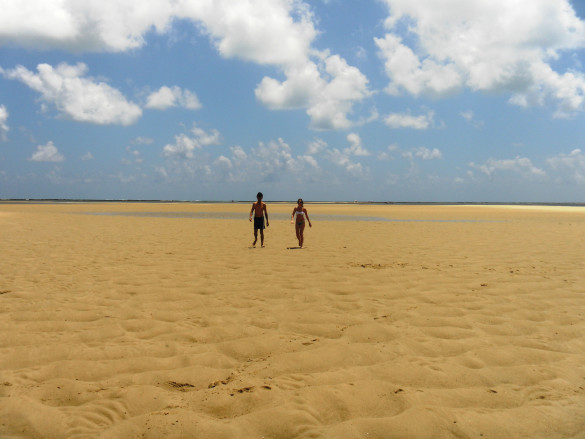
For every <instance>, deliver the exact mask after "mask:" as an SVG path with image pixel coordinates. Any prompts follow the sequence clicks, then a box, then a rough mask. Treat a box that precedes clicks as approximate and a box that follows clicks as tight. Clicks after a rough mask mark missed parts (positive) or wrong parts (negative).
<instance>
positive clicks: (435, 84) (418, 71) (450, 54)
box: [375, 0, 585, 117]
mask: <svg viewBox="0 0 585 439" xmlns="http://www.w3.org/2000/svg"><path fill="white" fill-rule="evenodd" d="M384 1H385V3H386V4H387V6H388V8H389V12H390V15H389V17H388V19H387V20H386V26H387V29H388V30H389V32H388V33H387V34H386V35H385V36H384V37H383V38H377V39H376V40H375V42H376V44H377V46H378V48H379V51H380V56H381V58H382V59H383V61H384V63H385V68H386V73H387V74H388V77H389V78H390V84H389V86H388V88H387V91H388V92H389V93H392V94H397V93H400V92H402V91H406V92H407V93H410V94H413V95H415V96H418V95H431V96H433V95H434V96H444V95H447V94H449V93H453V92H455V91H457V90H459V89H461V88H463V87H467V88H469V89H471V90H474V91H485V92H508V93H511V94H512V97H511V100H510V102H511V103H513V104H516V105H522V106H531V105H542V104H546V103H547V102H555V103H556V104H557V110H556V113H555V115H556V116H557V117H564V116H568V115H570V114H572V113H573V112H575V111H578V110H582V109H583V105H584V101H585V76H584V75H583V74H582V73H580V72H575V71H567V72H557V71H555V70H554V69H553V68H552V66H551V63H552V62H553V61H555V60H557V59H558V58H559V57H560V56H561V55H562V54H563V52H565V51H569V50H576V49H582V48H584V47H585V22H583V21H582V20H580V19H579V18H578V17H577V15H576V14H575V11H574V10H573V8H572V6H571V4H570V2H569V0H520V1H514V2H510V1H508V0H476V1H473V2H469V1H467V0H450V1H448V2H436V1H434V0H421V1H416V2H413V1H410V0H384ZM404 27H407V28H408V31H409V34H408V38H404V39H403V38H401V37H400V36H399V35H397V30H398V29H402V28H404Z"/></svg>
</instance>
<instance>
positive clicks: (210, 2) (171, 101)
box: [0, 0, 371, 130]
mask: <svg viewBox="0 0 585 439" xmlns="http://www.w3.org/2000/svg"><path fill="white" fill-rule="evenodd" d="M175 19H180V20H187V21H191V22H193V23H194V24H195V25H196V26H198V27H199V28H200V29H201V30H202V31H203V32H204V33H206V34H207V35H208V36H209V38H210V39H211V41H212V43H213V44H214V46H215V47H216V49H217V51H218V52H219V53H220V54H221V55H222V56H223V57H226V58H238V59H242V60H246V61H252V62H255V63H258V64H263V65H271V66H275V67H276V68H277V69H279V70H280V71H281V72H282V73H283V74H284V79H283V80H278V79H274V78H270V77H265V78H263V79H262V81H261V82H260V84H258V86H257V88H256V96H257V98H258V99H259V100H260V101H261V102H262V103H264V104H265V105H267V106H268V107H270V108H273V109H291V108H296V109H305V110H306V112H307V114H308V115H309V116H310V118H311V126H312V127H313V128H315V129H317V130H328V129H347V128H349V127H350V126H352V125H353V122H351V121H350V120H349V114H350V113H351V112H352V110H353V105H354V103H355V102H359V101H361V100H362V99H364V98H365V97H367V96H369V95H370V94H371V92H370V91H369V90H368V81H367V79H366V77H365V76H364V75H363V74H362V73H361V72H360V71H359V69H357V68H356V67H353V66H349V65H348V64H347V62H346V61H345V60H344V59H343V58H341V57H339V56H338V55H331V54H329V53H328V52H318V51H316V50H315V49H314V48H312V47H311V45H312V43H313V41H314V40H315V39H316V37H317V36H318V31H317V30H316V28H315V24H314V17H313V15H312V12H311V8H310V6H309V5H308V4H307V3H305V2H303V1H301V0H198V1H189V0H174V1H170V0H149V1H148V2H146V3H145V2H142V3H140V2H132V1H119V0H101V1H97V0H89V1H82V2H74V1H68V0H4V2H3V5H2V14H1V15H0V44H2V43H6V42H10V43H13V44H19V45H24V46H29V47H33V48H59V49H65V50H70V51H73V52H83V51H116V52H121V51H127V50H132V49H136V48H139V47H141V46H142V45H143V44H144V43H145V40H144V35H145V34H146V33H147V32H149V31H152V30H153V29H154V30H156V31H157V32H159V33H163V32H166V31H168V30H170V29H171V26H170V24H171V23H172V22H173V20H175ZM186 94H188V95H186ZM174 105H183V106H185V105H187V106H188V108H193V109H195V108H199V107H200V104H199V102H198V100H197V98H196V96H195V94H193V93H191V92H186V91H183V92H181V94H180V96H177V91H176V89H171V88H169V87H166V88H164V87H163V88H162V89H160V90H159V91H158V92H155V94H153V95H151V96H150V97H149V99H148V103H147V106H148V108H157V109H164V108H168V107H170V106H174Z"/></svg>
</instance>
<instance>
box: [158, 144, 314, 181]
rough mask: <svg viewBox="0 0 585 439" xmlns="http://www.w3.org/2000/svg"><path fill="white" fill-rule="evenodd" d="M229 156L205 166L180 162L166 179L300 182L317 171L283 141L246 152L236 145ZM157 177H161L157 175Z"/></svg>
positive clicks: (262, 145) (309, 159)
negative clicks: (178, 176)
mask: <svg viewBox="0 0 585 439" xmlns="http://www.w3.org/2000/svg"><path fill="white" fill-rule="evenodd" d="M229 149H230V153H231V154H228V155H223V154H222V155H220V156H219V157H217V158H215V159H213V160H212V161H210V162H208V163H203V162H198V161H189V162H183V163H182V165H183V167H182V168H180V169H179V168H175V169H174V171H173V172H172V173H169V172H168V171H167V170H166V169H165V172H166V175H167V177H168V176H169V175H171V176H174V175H175V174H177V171H178V173H181V172H182V173H185V172H187V173H190V174H192V175H198V176H199V177H202V178H205V179H207V180H209V181H221V182H222V183H226V182H227V183H242V182H247V183H249V182H251V181H260V182H271V183H277V182H281V181H284V180H285V179H288V180H292V181H296V182H303V180H304V179H305V178H307V177H308V176H309V175H311V173H312V172H314V171H315V170H318V169H319V164H318V162H317V160H316V159H315V158H314V157H312V156H310V155H296V156H295V155H294V154H293V152H292V149H291V147H290V145H289V144H287V143H286V142H285V141H284V140H283V139H282V138H278V139H277V140H271V141H269V142H267V143H265V142H259V143H258V145H257V146H256V147H255V148H252V149H251V150H250V151H248V152H246V151H245V150H244V148H242V147H241V146H239V145H235V146H232V147H230V148H229ZM159 174H161V173H160V172H159Z"/></svg>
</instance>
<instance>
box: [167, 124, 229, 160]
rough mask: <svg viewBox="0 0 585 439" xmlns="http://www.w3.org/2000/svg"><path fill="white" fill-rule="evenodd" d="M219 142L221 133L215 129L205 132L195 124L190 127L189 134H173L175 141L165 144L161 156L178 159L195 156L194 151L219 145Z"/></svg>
mask: <svg viewBox="0 0 585 439" xmlns="http://www.w3.org/2000/svg"><path fill="white" fill-rule="evenodd" d="M220 143H221V134H220V133H219V131H217V130H215V129H214V130H212V131H211V132H206V131H205V130H203V129H202V128H199V127H198V126H197V125H195V124H194V125H193V128H191V135H187V134H185V133H181V134H179V135H177V136H175V143H174V144H168V145H165V147H164V148H163V156H165V157H173V158H179V159H193V158H195V151H196V150H200V149H201V148H203V147H204V146H209V145H219V144H220Z"/></svg>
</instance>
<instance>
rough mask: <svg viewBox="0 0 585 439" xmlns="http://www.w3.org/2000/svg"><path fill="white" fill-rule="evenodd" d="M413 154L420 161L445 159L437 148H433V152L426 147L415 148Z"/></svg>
mask: <svg viewBox="0 0 585 439" xmlns="http://www.w3.org/2000/svg"><path fill="white" fill-rule="evenodd" d="M412 152H413V154H414V156H415V157H418V158H419V159H422V160H435V159H441V158H443V154H442V153H441V151H439V150H438V149H437V148H433V149H432V150H431V149H428V148H425V147H424V146H421V147H419V148H414V149H413V150H412Z"/></svg>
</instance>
